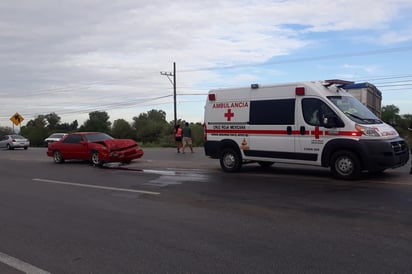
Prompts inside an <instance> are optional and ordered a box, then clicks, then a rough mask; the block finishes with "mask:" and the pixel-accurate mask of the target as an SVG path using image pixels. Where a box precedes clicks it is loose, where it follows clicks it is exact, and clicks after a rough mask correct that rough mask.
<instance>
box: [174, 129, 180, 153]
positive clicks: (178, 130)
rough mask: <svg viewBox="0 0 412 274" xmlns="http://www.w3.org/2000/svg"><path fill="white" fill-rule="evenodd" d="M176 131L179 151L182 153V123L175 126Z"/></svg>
mask: <svg viewBox="0 0 412 274" xmlns="http://www.w3.org/2000/svg"><path fill="white" fill-rule="evenodd" d="M174 133H175V142H176V148H177V153H180V148H181V147H182V128H181V127H180V125H176V126H175V130H174Z"/></svg>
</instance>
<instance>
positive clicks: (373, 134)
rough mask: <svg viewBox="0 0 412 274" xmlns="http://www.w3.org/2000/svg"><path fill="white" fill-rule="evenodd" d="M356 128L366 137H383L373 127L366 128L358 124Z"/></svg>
mask: <svg viewBox="0 0 412 274" xmlns="http://www.w3.org/2000/svg"><path fill="white" fill-rule="evenodd" d="M355 128H356V130H357V131H359V132H362V134H363V135H365V136H371V137H380V136H381V135H380V134H379V132H378V130H377V129H375V128H373V127H365V126H361V125H358V124H356V125H355Z"/></svg>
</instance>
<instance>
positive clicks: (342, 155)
mask: <svg viewBox="0 0 412 274" xmlns="http://www.w3.org/2000/svg"><path fill="white" fill-rule="evenodd" d="M331 170H332V173H333V175H334V176H335V177H336V178H338V179H345V180H349V179H355V178H357V177H359V175H360V172H361V164H360V161H359V157H358V156H357V155H356V154H355V153H353V152H350V151H337V152H335V153H334V154H333V156H332V158H331Z"/></svg>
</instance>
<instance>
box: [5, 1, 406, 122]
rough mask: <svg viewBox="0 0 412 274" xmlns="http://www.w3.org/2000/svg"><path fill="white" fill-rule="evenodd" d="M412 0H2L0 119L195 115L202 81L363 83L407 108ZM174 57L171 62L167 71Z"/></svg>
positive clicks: (198, 118) (198, 116) (227, 84)
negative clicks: (98, 113)
mask: <svg viewBox="0 0 412 274" xmlns="http://www.w3.org/2000/svg"><path fill="white" fill-rule="evenodd" d="M411 60H412V1H411V0H336V1H324V0H291V1H289V0H272V1H265V0H261V1H250V0H234V1H229V0H213V1H208V0H203V1H197V0H193V1H187V0H184V1H181V0H174V1H164V0H160V1H159V0H151V1H137V0H117V1H116V0H114V1H107V0H70V1H69V0H59V1H55V0H18V1H16V0H2V1H0V126H2V127H12V126H13V124H12V122H11V121H10V120H9V118H10V117H11V116H13V115H14V114H15V113H16V112H17V113H19V114H20V115H21V116H22V117H23V118H24V121H23V122H22V124H21V126H24V125H25V124H26V123H27V122H28V121H29V120H32V119H34V118H35V117H37V116H38V115H46V114H49V113H56V114H57V115H58V116H60V117H61V122H67V123H71V122H73V121H74V120H77V121H78V123H79V125H81V124H82V123H83V122H84V121H85V120H87V119H88V117H89V115H88V114H89V113H90V112H92V111H106V112H107V113H108V114H109V116H110V121H111V122H113V121H114V120H116V119H125V120H126V121H129V122H132V121H133V117H137V116H139V115H140V114H142V113H146V112H147V111H150V110H152V109H155V110H163V111H165V112H166V119H167V120H168V121H173V119H174V103H173V102H174V100H173V82H174V79H173V77H172V76H169V77H168V76H167V75H166V74H173V73H174V74H175V76H176V82H175V84H176V108H177V113H176V115H177V118H178V119H182V120H186V121H189V122H203V110H204V105H205V101H206V94H207V92H208V91H209V90H210V89H215V88H231V87H242V86H250V84H252V83H259V84H261V85H265V84H274V83H284V82H297V81H310V80H326V79H342V80H348V81H355V82H357V83H362V82H369V83H372V84H374V85H375V86H376V87H377V88H378V89H379V90H380V91H381V92H382V97H383V99H382V105H383V106H385V105H395V106H397V107H398V108H399V110H400V114H412V96H411V88H412V65H411ZM173 63H175V64H176V71H175V72H174V69H173Z"/></svg>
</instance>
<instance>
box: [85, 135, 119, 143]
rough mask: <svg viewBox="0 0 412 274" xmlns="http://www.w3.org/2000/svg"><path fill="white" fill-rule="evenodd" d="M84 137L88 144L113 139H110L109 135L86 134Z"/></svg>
mask: <svg viewBox="0 0 412 274" xmlns="http://www.w3.org/2000/svg"><path fill="white" fill-rule="evenodd" d="M84 137H85V138H86V139H87V141H89V142H98V141H104V140H111V139H113V137H111V136H110V135H107V134H106V133H91V134H86V135H85V136H84Z"/></svg>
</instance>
